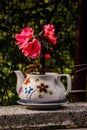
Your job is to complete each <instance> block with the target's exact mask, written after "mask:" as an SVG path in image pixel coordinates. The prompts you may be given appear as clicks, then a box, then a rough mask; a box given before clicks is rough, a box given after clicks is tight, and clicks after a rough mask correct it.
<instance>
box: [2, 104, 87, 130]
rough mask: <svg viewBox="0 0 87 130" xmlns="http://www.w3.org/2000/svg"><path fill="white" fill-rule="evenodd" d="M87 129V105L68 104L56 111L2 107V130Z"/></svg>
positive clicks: (17, 106) (21, 106)
mask: <svg viewBox="0 0 87 130" xmlns="http://www.w3.org/2000/svg"><path fill="white" fill-rule="evenodd" d="M60 128H62V129H66V128H69V129H70V128H87V103H68V104H67V105H65V106H63V107H59V108H57V109H55V110H30V109H29V108H27V107H26V106H23V105H16V106H0V130H16V129H17V130H53V129H60Z"/></svg>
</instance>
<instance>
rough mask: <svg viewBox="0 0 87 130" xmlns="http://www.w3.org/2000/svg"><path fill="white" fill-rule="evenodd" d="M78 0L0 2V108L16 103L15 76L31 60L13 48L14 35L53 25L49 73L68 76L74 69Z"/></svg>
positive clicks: (3, 0) (14, 0)
mask: <svg viewBox="0 0 87 130" xmlns="http://www.w3.org/2000/svg"><path fill="white" fill-rule="evenodd" d="M77 7H78V2H77V0H0V105H12V104H16V100H17V99H18V97H17V93H16V75H15V74H14V70H19V69H20V70H22V72H24V67H25V66H26V65H28V64H29V63H30V62H31V61H28V59H27V58H26V57H25V56H24V55H23V54H22V53H21V50H19V49H18V47H17V46H15V44H14V42H15V38H14V37H15V34H16V33H19V32H21V30H22V28H24V27H26V26H31V27H32V28H33V29H34V30H35V33H36V34H38V33H39V32H40V31H41V30H42V26H43V25H44V24H49V23H50V24H54V26H55V28H56V37H57V38H58V39H57V42H58V44H57V46H56V47H55V53H54V54H53V55H52V57H51V60H50V61H48V63H47V65H50V68H49V71H55V72H58V73H69V74H71V75H72V73H73V67H74V45H75V37H76V36H75V35H76V19H77Z"/></svg>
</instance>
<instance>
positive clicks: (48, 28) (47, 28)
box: [44, 24, 56, 44]
mask: <svg viewBox="0 0 87 130" xmlns="http://www.w3.org/2000/svg"><path fill="white" fill-rule="evenodd" d="M54 31H55V28H54V26H53V25H50V24H48V25H44V36H45V37H47V38H48V39H49V40H50V41H51V42H52V43H53V44H56V37H55V33H54Z"/></svg>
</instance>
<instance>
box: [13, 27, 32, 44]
mask: <svg viewBox="0 0 87 130" xmlns="http://www.w3.org/2000/svg"><path fill="white" fill-rule="evenodd" d="M33 32H34V30H33V29H32V28H30V27H25V28H24V29H23V30H22V32H21V33H20V34H16V35H15V38H16V40H17V41H18V42H15V44H19V45H22V44H24V43H27V42H28V41H29V40H31V38H32V36H33Z"/></svg>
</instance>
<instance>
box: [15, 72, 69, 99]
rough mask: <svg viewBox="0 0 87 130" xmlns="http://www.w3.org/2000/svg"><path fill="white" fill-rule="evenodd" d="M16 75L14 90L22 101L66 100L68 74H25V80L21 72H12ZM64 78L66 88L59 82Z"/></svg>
mask: <svg viewBox="0 0 87 130" xmlns="http://www.w3.org/2000/svg"><path fill="white" fill-rule="evenodd" d="M14 72H15V73H16V75H17V86H16V90H17V93H18V96H19V98H20V99H22V100H29V101H55V100H57V101H58V100H63V99H65V98H66V96H67V95H68V93H69V92H70V90H71V77H70V75H69V74H57V73H46V74H45V75H39V74H27V76H26V78H25V77H24V75H23V74H22V72H21V71H19V70H18V71H14ZM61 77H66V79H67V86H66V87H65V86H64V84H63V83H62V81H61Z"/></svg>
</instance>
